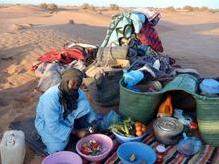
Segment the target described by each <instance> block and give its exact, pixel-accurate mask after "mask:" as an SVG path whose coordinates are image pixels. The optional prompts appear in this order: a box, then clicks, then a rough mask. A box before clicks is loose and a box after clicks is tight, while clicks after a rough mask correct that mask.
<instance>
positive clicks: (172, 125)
mask: <svg viewBox="0 0 219 164" xmlns="http://www.w3.org/2000/svg"><path fill="white" fill-rule="evenodd" d="M153 130H154V134H155V137H156V139H157V140H158V141H159V142H161V143H163V144H165V145H173V144H175V143H177V142H178V141H179V139H180V137H181V135H182V132H183V124H182V123H180V122H179V121H178V120H177V119H175V118H173V117H161V118H157V119H156V120H155V121H154V123H153Z"/></svg>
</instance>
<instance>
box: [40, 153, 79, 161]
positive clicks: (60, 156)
mask: <svg viewBox="0 0 219 164" xmlns="http://www.w3.org/2000/svg"><path fill="white" fill-rule="evenodd" d="M61 163H63V164H64V163H65V164H82V163H83V162H82V159H81V157H80V156H79V155H78V154H76V153H73V152H71V151H60V152H57V153H54V154H50V155H49V156H47V157H46V158H45V159H44V160H43V161H42V164H61Z"/></svg>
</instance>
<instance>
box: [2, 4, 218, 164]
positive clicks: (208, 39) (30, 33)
mask: <svg viewBox="0 0 219 164" xmlns="http://www.w3.org/2000/svg"><path fill="white" fill-rule="evenodd" d="M118 12H119V11H109V10H104V11H101V12H97V11H91V10H82V9H80V10H79V9H63V10H60V11H58V12H56V13H53V14H49V13H48V12H45V11H44V10H42V9H40V8H38V7H33V6H9V7H2V8H0V24H1V25H0V77H1V78H0V137H1V136H2V135H3V132H4V131H5V130H7V128H8V125H9V124H10V122H11V121H13V120H14V119H16V118H21V119H22V118H25V117H29V116H34V113H35V107H36V104H37V101H38V97H39V94H37V93H34V92H33V89H34V87H36V84H37V81H38V79H37V78H36V77H35V75H34V72H32V71H31V67H32V64H33V63H34V62H35V61H36V59H37V58H38V57H39V56H40V55H42V54H43V53H45V52H46V51H48V50H50V48H62V47H63V46H64V45H65V44H66V43H71V42H72V41H82V42H85V43H90V44H94V45H99V44H101V42H102V41H103V39H104V38H105V34H106V30H107V26H108V25H109V24H110V21H111V16H112V15H113V14H116V13H118ZM161 15H162V18H161V21H160V22H159V24H158V26H157V30H158V32H159V35H160V38H161V40H162V42H163V46H164V49H165V53H166V54H168V55H169V56H171V57H173V58H175V59H176V61H177V63H178V64H179V65H181V66H182V67H184V68H195V69H197V70H198V71H199V72H200V73H201V74H202V76H203V77H219V46H218V43H219V19H218V18H219V13H210V12H207V11H206V12H183V11H178V12H167V11H161ZM69 20H74V24H69ZM41 160H42V158H41V157H39V156H37V155H35V154H34V153H33V152H32V151H31V150H30V149H28V151H27V154H26V159H25V163H26V164H38V163H40V161H41Z"/></svg>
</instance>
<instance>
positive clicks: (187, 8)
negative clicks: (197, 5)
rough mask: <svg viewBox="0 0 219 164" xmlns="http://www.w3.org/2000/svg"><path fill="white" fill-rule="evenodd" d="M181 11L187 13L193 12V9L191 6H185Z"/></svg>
mask: <svg viewBox="0 0 219 164" xmlns="http://www.w3.org/2000/svg"><path fill="white" fill-rule="evenodd" d="M183 9H184V10H187V11H194V8H193V7H192V6H185V7H183Z"/></svg>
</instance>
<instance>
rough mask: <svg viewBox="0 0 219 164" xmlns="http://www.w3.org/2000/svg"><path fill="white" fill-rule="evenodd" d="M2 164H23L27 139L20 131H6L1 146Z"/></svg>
mask: <svg viewBox="0 0 219 164" xmlns="http://www.w3.org/2000/svg"><path fill="white" fill-rule="evenodd" d="M0 149H1V163H2V164H23V162H24V157H25V152H26V150H25V137H24V132H23V131H20V130H10V131H6V132H5V133H4V135H3V138H2V140H1V144H0Z"/></svg>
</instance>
